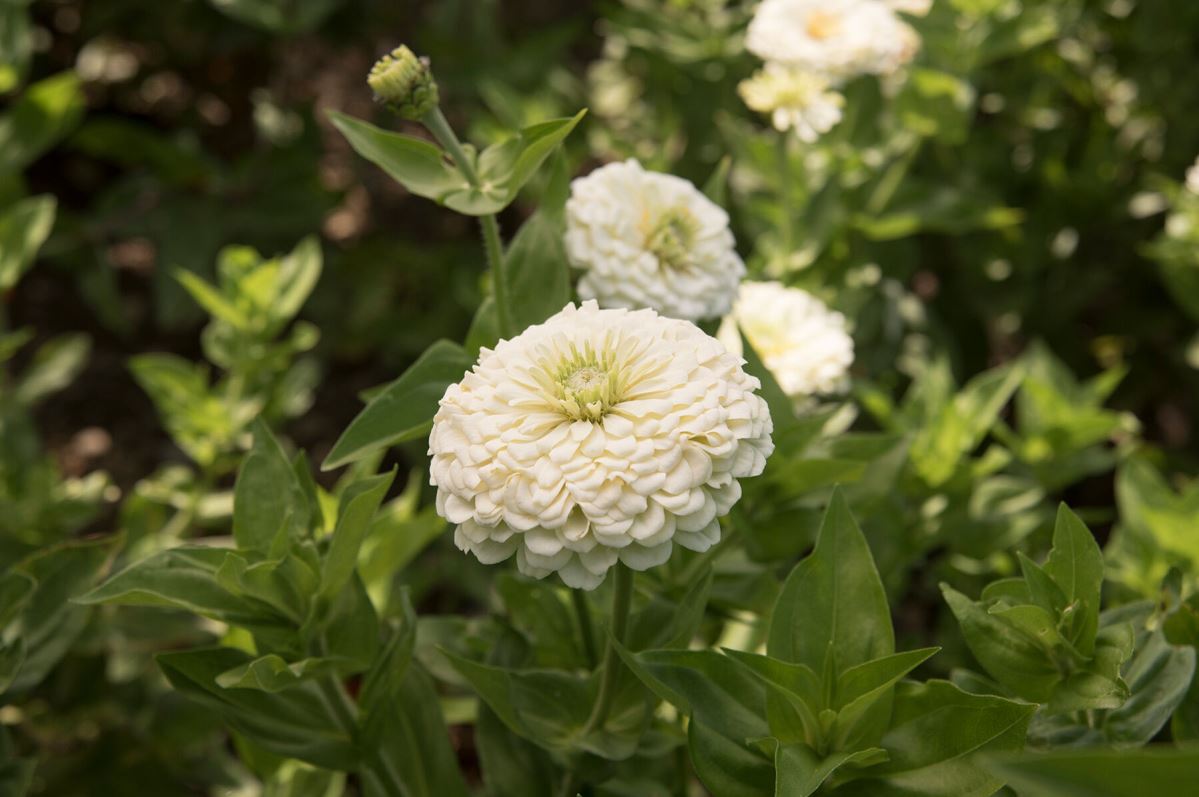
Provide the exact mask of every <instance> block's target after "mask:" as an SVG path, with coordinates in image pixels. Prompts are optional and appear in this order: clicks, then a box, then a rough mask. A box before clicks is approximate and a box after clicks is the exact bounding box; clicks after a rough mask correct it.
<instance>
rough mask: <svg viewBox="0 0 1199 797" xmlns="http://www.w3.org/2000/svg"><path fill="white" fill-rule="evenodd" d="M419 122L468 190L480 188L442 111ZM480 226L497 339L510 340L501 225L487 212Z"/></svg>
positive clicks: (476, 176)
mask: <svg viewBox="0 0 1199 797" xmlns="http://www.w3.org/2000/svg"><path fill="white" fill-rule="evenodd" d="M421 122H422V123H423V124H424V126H425V127H426V128H428V130H429V132H430V133H432V134H433V138H435V139H437V143H438V144H441V146H442V147H443V148H444V149H445V151H446V152H448V153H450V157H451V158H453V160H454V163H455V164H456V165H457V166H458V171H460V172H462V176H463V177H465V178H466V181H467V182H468V183H470V184H471V187H472V188H475V189H479V188H481V187H482V183H480V182H479V173H478V172H477V171H475V165H474V163H472V162H471V160H470V158H469V157H468V156H467V154H466V150H464V149H462V143H461V142H460V141H458V136H457V135H455V134H454V129H453V128H452V127H450V123H449V122H448V121H446V118H445V114H443V113H442V112H441V108H437V107H435V108H433V110H431V111H429V112H428V113H427V114H425V115H424V116H423V117H422V118H421ZM479 226H480V227H481V228H482V231H483V249H484V251H485V252H486V253H487V266H488V268H490V269H491V288H492V290H493V291H494V292H495V314H496V323H497V325H498V326H499V331H500V337H501V338H511V337H512V336H513V335H515V334H516V333H517V332H519V331H520V330H517V329H514V328H513V326H512V317H511V315H510V314H509V305H508V275H507V274H506V273H505V272H504V244H503V241H502V240H501V239H500V225H499V222H497V221H496V218H495V214H494V213H486V214H483V215H481V216H480V217H479Z"/></svg>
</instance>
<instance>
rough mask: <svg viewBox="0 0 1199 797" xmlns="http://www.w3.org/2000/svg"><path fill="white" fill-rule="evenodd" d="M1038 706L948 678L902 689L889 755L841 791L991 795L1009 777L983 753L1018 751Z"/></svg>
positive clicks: (884, 795)
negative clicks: (981, 759)
mask: <svg viewBox="0 0 1199 797" xmlns="http://www.w3.org/2000/svg"><path fill="white" fill-rule="evenodd" d="M1035 710H1036V706H1032V705H1028V704H1024V703H1016V702H1013V701H1010V700H1004V699H1003V698H999V697H989V696H982V695H971V694H967V693H966V692H963V691H961V690H960V689H958V688H957V687H956V686H954V685H953V684H951V683H949V682H948V681H929V682H928V683H925V684H916V683H910V682H903V683H900V684H899V685H898V687H896V691H895V705H894V710H893V715H892V720H891V728H890V730H888V731H887V732H886V734H885V735H884V736H883V739H882V742H881V743H880V745H879V746H880V747H882V748H884V749H885V750H886V751H887V753H888V755H889V759H888V760H887V761H885V762H883V763H880V764H877V765H876V766H874V767H873V768H871V770H870V777H869V778H864V779H862V780H855V781H852V782H851V783H849V784H846V786H844V787H842V789H839V790H838V792H837V793H838V795H841V794H844V795H854V796H860V797H867V795H869V797H901V795H913V794H919V795H921V797H990V795H993V794H994V793H995V792H996V791H997V790H998V789H999V787H1000V786H1002V785H1003V781H1002V780H1000V779H999V778H996V777H994V776H993V775H991V774H990V773H988V772H987V771H986V770H984V769H982V768H980V767H979V766H978V764H977V763H976V761H975V754H976V753H979V752H982V751H1004V750H1018V749H1020V748H1021V747H1022V746H1023V744H1024V735H1025V733H1026V732H1027V729H1028V723H1029V720H1030V719H1031V717H1032V715H1033V712H1034V711H1035Z"/></svg>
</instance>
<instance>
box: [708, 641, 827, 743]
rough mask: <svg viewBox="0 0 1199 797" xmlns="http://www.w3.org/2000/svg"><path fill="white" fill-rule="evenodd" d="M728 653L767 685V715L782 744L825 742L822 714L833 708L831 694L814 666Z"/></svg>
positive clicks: (752, 654) (747, 654) (733, 651)
mask: <svg viewBox="0 0 1199 797" xmlns="http://www.w3.org/2000/svg"><path fill="white" fill-rule="evenodd" d="M725 654H726V655H728V656H729V657H731V658H732V659H733V660H734V661H736V662H738V663H739V664H741V665H743V666H744V667H746V668H748V669H749V670H750V671H751V672H753V673H754V675H756V676H757V677H758V678H760V679H761V680H762V682H763V684H764V685H765V686H766V688H767V694H766V719H767V722H768V723H769V725H770V734H771V735H772V736H774V737H775V738H777V739H778V740H779V742H780V743H782V744H792V743H795V742H806V743H807V744H809V745H819V744H821V743H823V742H824V740H825V731H826V728H825V727H824V724H823V723H822V722H821V721H820V716H819V715H820V714H821V712H822V711H824V710H825V709H828V708H829V706H828V705H827V701H828V694H827V690H826V689H825V685H824V683H823V682H822V680H821V677H820V676H819V675H817V674H816V673H815V672H813V671H812V668H810V667H808V666H807V665H805V664H792V663H790V662H786V661H782V660H780V659H774V658H770V657H769V656H761V655H757V654H754V653H745V652H742V651H736V650H725Z"/></svg>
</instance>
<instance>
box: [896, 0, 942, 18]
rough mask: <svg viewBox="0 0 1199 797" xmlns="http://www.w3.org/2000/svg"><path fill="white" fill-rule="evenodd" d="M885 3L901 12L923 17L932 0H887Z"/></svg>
mask: <svg viewBox="0 0 1199 797" xmlns="http://www.w3.org/2000/svg"><path fill="white" fill-rule="evenodd" d="M887 5H889V6H891V8H892V9H893V10H895V11H898V12H899V13H901V14H907V15H908V16H912V17H923V16H927V15H928V12H929V11H930V10H932V7H933V0H887Z"/></svg>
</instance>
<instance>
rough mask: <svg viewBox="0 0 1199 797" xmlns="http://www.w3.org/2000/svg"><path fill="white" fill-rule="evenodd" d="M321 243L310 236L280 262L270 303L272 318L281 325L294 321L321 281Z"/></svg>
mask: <svg viewBox="0 0 1199 797" xmlns="http://www.w3.org/2000/svg"><path fill="white" fill-rule="evenodd" d="M322 262H323V256H322V254H321V242H320V239H319V238H317V237H316V236H315V235H310V236H308V237H307V238H305V239H304V240H302V241H300V243H298V244H297V245H296V248H295V249H293V250H292V251H291V252H289V253H288V254H287V255H284V256H283V257H282V258H280V260H279V272H278V275H277V276H276V278H275V281H276V283H275V284H276V285H277V288H276V290H277V293H276V294H275V299H274V301H273V302H271V306H270V311H271V317H272V318H273V319H274V320H275V323H276V324H279V325H282V324H285V323H287V322H288V321H290V320H291V319H293V318H295V317H296V315H298V314H299V312H300V308H302V307H303V306H304V302H306V301H307V300H308V297H309V295H311V293H312V290H313V288H315V287H316V283H317V281H318V280H319V279H320V278H321V265H322Z"/></svg>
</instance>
